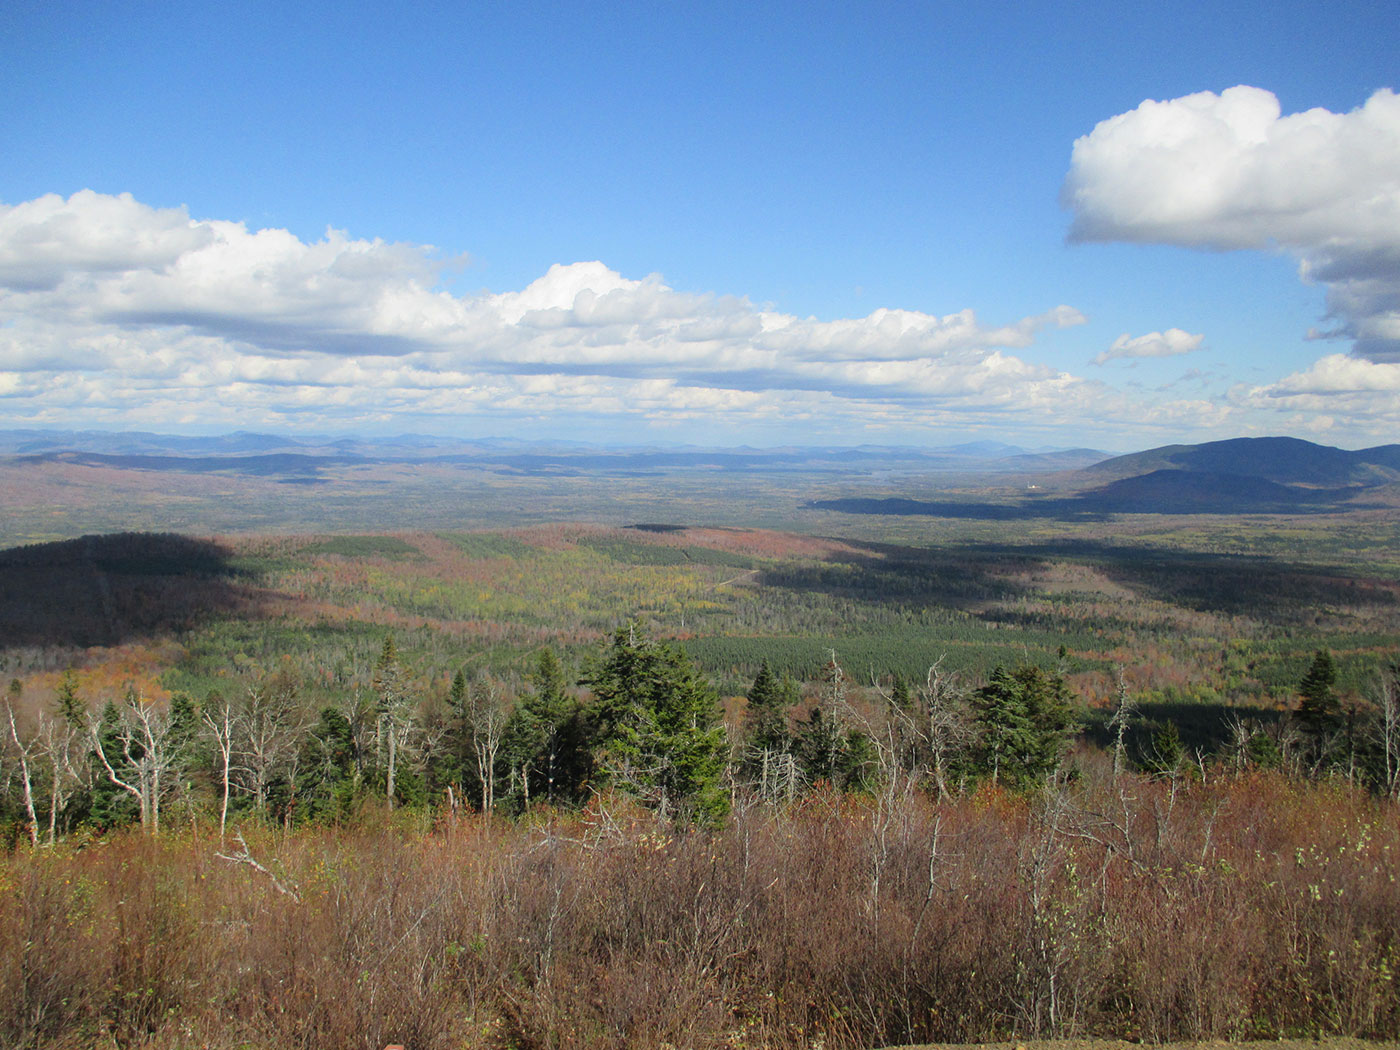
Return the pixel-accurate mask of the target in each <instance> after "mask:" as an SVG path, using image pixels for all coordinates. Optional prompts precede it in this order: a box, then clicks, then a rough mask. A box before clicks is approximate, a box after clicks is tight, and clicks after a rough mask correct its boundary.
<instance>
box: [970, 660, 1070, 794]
mask: <svg viewBox="0 0 1400 1050" xmlns="http://www.w3.org/2000/svg"><path fill="white" fill-rule="evenodd" d="M973 707H974V709H975V710H976V712H977V721H978V727H979V729H980V740H979V747H978V754H979V758H980V764H981V766H982V771H983V772H984V773H985V774H986V775H988V776H989V777H990V778H991V780H992V782H993V783H994V784H995V783H1004V784H1007V785H1009V786H1011V787H1016V788H1028V787H1034V786H1035V785H1037V784H1039V783H1042V782H1043V781H1044V780H1045V778H1046V777H1048V776H1049V775H1050V774H1051V773H1053V772H1054V771H1055V770H1056V769H1057V768H1058V767H1059V765H1060V761H1061V760H1062V759H1063V758H1064V754H1065V749H1066V747H1067V746H1068V743H1069V737H1070V734H1071V732H1073V730H1074V724H1075V720H1074V698H1073V695H1072V694H1071V693H1070V691H1069V687H1068V686H1067V685H1066V684H1065V680H1064V678H1062V677H1061V676H1060V675H1059V674H1051V673H1049V672H1047V671H1043V670H1041V669H1040V668H1038V667H1030V666H1022V667H1018V668H1016V670H1014V671H1007V670H1006V669H1005V668H1003V667H998V668H996V669H995V670H993V671H992V674H991V677H990V678H989V679H988V680H987V684H986V685H984V686H983V687H982V688H981V689H979V690H977V692H976V693H975V694H974V695H973Z"/></svg>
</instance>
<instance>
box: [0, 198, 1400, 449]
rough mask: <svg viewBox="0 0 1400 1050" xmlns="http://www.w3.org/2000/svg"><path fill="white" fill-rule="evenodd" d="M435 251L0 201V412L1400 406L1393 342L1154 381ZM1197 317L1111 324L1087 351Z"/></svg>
mask: <svg viewBox="0 0 1400 1050" xmlns="http://www.w3.org/2000/svg"><path fill="white" fill-rule="evenodd" d="M455 266H456V260H454V259H451V258H444V257H442V256H441V254H440V253H438V252H437V251H436V250H435V249H434V248H432V247H431V246H428V245H420V244H402V243H390V242H386V241H382V240H365V239H358V238H353V237H351V236H349V235H348V234H346V233H344V232H342V231H338V230H334V229H332V230H327V231H326V233H325V235H324V236H323V237H322V238H321V239H319V240H316V241H305V240H302V239H300V238H299V237H297V236H294V235H293V234H291V233H290V232H288V231H286V230H280V229H250V228H249V227H248V226H246V225H245V224H244V223H241V222H235V221H229V220H222V219H199V218H193V217H191V216H190V215H189V214H188V212H187V211H186V210H185V209H183V208H157V207H152V206H150V205H148V204H145V203H142V202H140V201H138V200H136V199H134V198H133V197H131V196H130V195H125V194H123V195H119V196H110V195H105V194H101V193H95V192H92V191H82V192H79V193H75V194H74V195H73V196H71V197H68V198H66V199H65V198H62V197H59V196H56V195H48V196H44V197H41V198H38V199H36V200H32V201H27V202H23V203H20V204H17V205H13V206H7V205H3V204H0V425H4V426H58V427H75V426H85V427H108V428H115V429H121V428H128V427H133V426H140V427H150V428H159V427H198V428H203V429H233V428H245V427H259V428H275V429H288V430H296V429H300V430H303V431H321V432H324V431H336V430H341V431H344V430H366V431H372V430H380V431H382V430H395V431H401V430H405V429H421V430H428V431H432V432H437V433H455V434H461V435H470V434H476V435H484V434H512V435H520V436H531V435H540V436H563V435H568V436H573V437H582V438H585V439H593V440H623V441H629V440H630V441H642V440H647V439H648V438H649V437H653V436H663V437H664V436H671V435H676V434H682V435H683V436H685V437H686V438H687V439H690V440H705V441H709V442H712V443H717V444H734V443H737V442H740V441H754V440H760V441H763V440H766V441H770V442H805V443H822V442H831V441H842V442H845V441H852V440H857V441H859V440H871V441H901V442H906V441H907V442H917V441H922V440H926V439H930V438H939V439H942V438H945V437H947V436H949V435H950V434H963V433H969V432H975V431H979V430H986V431H990V432H992V433H996V434H998V435H1007V436H1013V437H1031V436H1035V437H1038V438H1039V439H1041V440H1046V441H1054V442H1055V443H1058V444H1086V443H1091V441H1092V442H1097V443H1099V444H1110V445H1113V444H1116V445H1120V446H1126V445H1128V444H1139V445H1142V444H1148V443H1153V440H1154V438H1160V439H1162V440H1180V439H1181V438H1182V436H1183V435H1187V434H1194V435H1209V436H1223V435H1225V434H1228V433H1238V432H1248V431H1251V430H1253V431H1256V432H1257V431H1260V430H1263V431H1264V432H1277V431H1278V430H1280V429H1290V428H1291V429H1295V430H1296V429H1298V428H1299V427H1301V426H1305V425H1313V424H1312V423H1310V422H1308V421H1307V420H1306V419H1305V416H1306V415H1307V414H1308V413H1314V414H1315V413H1317V412H1319V411H1320V409H1319V408H1318V406H1319V405H1323V404H1324V403H1325V404H1326V405H1328V406H1330V407H1331V408H1335V406H1336V405H1338V404H1341V403H1343V402H1345V403H1346V404H1353V403H1355V404H1357V405H1359V406H1361V407H1359V408H1358V414H1357V417H1356V418H1357V419H1359V420H1361V421H1362V422H1363V424H1364V425H1365V426H1368V427H1371V428H1372V429H1377V430H1384V428H1386V427H1387V426H1390V425H1392V424H1400V403H1398V402H1397V399H1396V398H1394V396H1393V388H1392V387H1391V386H1389V385H1388V384H1390V383H1391V382H1392V380H1391V373H1390V372H1389V371H1385V370H1384V369H1387V368H1389V367H1390V366H1383V365H1381V364H1376V363H1373V362H1368V361H1363V360H1360V359H1356V358H1343V360H1346V361H1350V362H1351V364H1352V375H1351V377H1350V378H1346V377H1345V376H1344V372H1345V370H1344V369H1342V368H1341V367H1340V366H1337V365H1329V366H1328V368H1327V370H1326V371H1325V374H1324V372H1323V371H1318V372H1317V374H1316V375H1312V376H1301V377H1300V376H1294V377H1289V378H1287V379H1285V380H1283V381H1281V382H1280V383H1279V384H1275V385H1274V386H1273V387H1269V386H1261V387H1255V388H1250V389H1243V388H1240V389H1237V390H1235V391H1233V392H1231V393H1230V394H1229V395H1228V396H1226V395H1225V394H1224V393H1223V392H1222V393H1221V394H1219V395H1216V396H1214V397H1208V396H1202V397H1199V398H1196V399H1175V400H1173V399H1168V398H1167V397H1166V396H1165V395H1163V394H1162V393H1161V392H1156V393H1148V394H1144V393H1143V392H1141V391H1136V392H1135V391H1133V390H1123V389H1115V388H1114V387H1111V386H1109V385H1108V384H1106V383H1104V382H1101V381H1097V380H1090V379H1086V378H1083V377H1081V376H1076V375H1073V374H1071V373H1069V372H1067V371H1063V370H1060V369H1057V368H1053V367H1050V366H1048V365H1046V364H1043V363H1039V362H1038V361H1036V360H1032V358H1033V357H1036V356H1042V357H1043V356H1044V354H1043V352H1041V348H1039V347H1037V346H1036V343H1037V340H1040V339H1041V338H1042V337H1043V336H1044V335H1045V334H1046V333H1047V332H1051V331H1057V330H1064V329H1073V328H1075V327H1076V326H1079V325H1081V324H1083V323H1084V321H1085V318H1084V317H1083V315H1081V314H1080V313H1079V311H1077V310H1075V309H1074V308H1072V307H1070V306H1063V305H1061V306H1055V307H1053V308H1051V309H1048V310H1045V311H1044V312H1042V313H1038V314H1034V315H1031V316H1027V317H1023V318H1020V319H1017V320H1013V321H1011V322H1009V323H1006V324H988V323H986V322H984V321H983V320H982V319H980V318H979V317H978V316H977V315H976V314H975V313H974V312H973V311H972V310H960V311H956V312H953V313H948V314H943V315H934V314H928V313H923V312H919V311H914V310H901V309H888V308H882V309H878V310H875V311H874V312H872V313H871V314H869V315H868V316H865V317H858V318H843V319H835V320H819V319H816V318H810V317H807V318H803V317H798V316H795V315H792V314H787V313H783V312H781V311H778V310H776V309H773V308H771V307H767V306H762V305H756V304H754V303H752V302H750V301H749V300H748V299H746V298H742V297H735V296H722V295H713V294H698V293H692V292H684V291H677V290H675V289H673V288H671V287H669V286H668V285H667V284H666V283H665V282H664V280H663V279H662V278H661V277H659V276H657V275H652V276H648V277H644V278H641V279H634V278H629V277H625V276H623V275H622V274H619V273H617V272H615V271H614V270H612V269H610V268H609V267H607V266H606V265H604V264H603V263H602V262H596V261H593V262H575V263H571V264H567V265H566V264H558V265H554V266H551V267H550V268H549V269H548V271H547V272H546V273H544V274H542V275H541V276H540V277H539V278H537V279H536V280H534V281H533V282H531V283H530V284H529V285H527V286H526V287H524V288H522V289H519V290H508V291H482V292H480V293H476V294H467V295H460V294H453V293H452V292H450V291H447V290H445V289H444V288H443V286H442V277H443V275H444V273H445V272H446V271H447V270H449V269H452V268H454V267H455ZM1201 341H1202V337H1201V336H1199V335H1192V334H1190V333H1187V332H1185V331H1182V330H1180V329H1168V330H1166V331H1165V332H1153V333H1149V334H1148V335H1143V336H1137V337H1130V336H1129V335H1127V334H1124V335H1123V336H1121V337H1120V338H1119V339H1118V340H1117V341H1115V343H1114V344H1113V346H1112V347H1110V349H1109V350H1107V351H1105V352H1104V353H1102V354H1100V355H1099V358H1098V359H1096V360H1097V361H1098V362H1099V363H1104V362H1105V361H1109V360H1113V359H1117V358H1141V357H1154V356H1166V355H1175V354H1181V353H1187V352H1189V351H1191V350H1194V349H1196V348H1197V347H1199V346H1200V345H1201ZM1028 351H1034V352H1028ZM1079 353H1083V351H1082V350H1081V351H1079ZM1080 359H1081V360H1082V358H1080ZM1361 366H1369V367H1370V368H1371V369H1381V371H1370V372H1365V371H1364V368H1363V369H1362V371H1357V369H1358V368H1359V367H1361ZM1319 368H1321V363H1320V364H1319ZM1363 372H1364V374H1363ZM1358 377H1359V378H1358ZM1344 382H1349V383H1351V386H1349V387H1346V389H1345V390H1339V389H1337V386H1338V384H1340V383H1344ZM1329 384H1330V386H1329ZM1368 399H1369V400H1368ZM1387 401H1388V403H1389V404H1390V407H1389V409H1387V408H1386V407H1385V403H1386V402H1387ZM1362 402H1365V404H1364V405H1362ZM1377 406H1379V407H1377ZM1328 418H1329V419H1330V418H1333V417H1331V416H1329V417H1328ZM1091 435H1092V437H1091Z"/></svg>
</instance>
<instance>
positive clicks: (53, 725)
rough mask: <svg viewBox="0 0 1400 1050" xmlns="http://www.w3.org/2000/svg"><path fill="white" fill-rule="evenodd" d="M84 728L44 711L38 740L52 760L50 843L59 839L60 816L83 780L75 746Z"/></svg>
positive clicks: (50, 779) (40, 721) (50, 771)
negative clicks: (75, 756)
mask: <svg viewBox="0 0 1400 1050" xmlns="http://www.w3.org/2000/svg"><path fill="white" fill-rule="evenodd" d="M80 733H81V727H80V726H78V725H75V724H73V723H72V722H69V721H67V720H66V719H62V718H53V717H52V716H50V715H47V714H44V713H42V712H41V713H40V715H39V735H38V741H39V746H40V748H41V750H42V751H43V752H44V755H45V757H46V758H47V759H48V762H49V845H50V846H52V845H53V844H54V842H56V841H57V839H58V817H59V814H60V813H62V812H63V807H64V805H65V804H66V803H67V801H68V799H69V797H71V795H72V791H73V788H75V787H76V786H77V785H78V784H79V783H80V782H81V780H82V776H81V774H80V773H79V771H78V768H77V764H76V763H75V761H74V754H73V748H74V745H75V744H76V743H77V741H78V738H79V736H80Z"/></svg>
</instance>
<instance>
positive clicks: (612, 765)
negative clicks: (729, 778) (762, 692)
mask: <svg viewBox="0 0 1400 1050" xmlns="http://www.w3.org/2000/svg"><path fill="white" fill-rule="evenodd" d="M581 684H583V685H585V686H587V687H588V688H589V690H590V691H591V692H592V694H593V702H592V705H591V709H590V712H589V713H590V722H591V729H592V732H591V734H590V736H591V742H592V744H593V749H594V753H595V756H596V757H595V762H596V764H597V768H598V771H599V773H600V774H601V776H602V778H603V779H606V780H608V781H610V782H611V783H613V784H614V785H615V786H616V787H618V788H620V789H622V790H625V791H628V792H630V793H632V794H634V795H635V796H637V797H638V798H639V799H641V800H642V801H643V802H644V803H646V804H647V805H649V806H652V807H653V808H655V809H656V810H657V811H658V812H660V813H661V814H663V815H664V816H667V817H672V818H674V819H676V820H678V821H680V822H687V821H698V822H702V823H704V822H710V821H713V820H715V819H718V818H719V817H720V816H722V815H723V814H724V813H725V811H726V810H727V809H728V797H727V795H726V794H725V791H724V787H723V783H722V775H723V771H724V762H725V756H726V746H725V739H724V726H723V725H722V724H721V723H720V721H719V713H718V712H719V697H718V695H717V694H716V693H715V691H714V689H713V688H712V687H711V686H710V684H709V683H708V682H706V681H705V680H704V679H703V678H702V677H701V676H700V674H699V672H697V671H696V670H695V668H694V666H693V665H692V664H691V662H690V658H689V657H688V656H686V654H685V652H684V651H683V650H681V649H678V648H673V647H671V646H669V645H664V644H662V643H660V642H656V641H652V640H651V639H649V638H647V637H646V636H645V634H644V633H643V632H642V631H641V629H640V628H639V627H638V626H637V625H636V624H628V625H627V626H625V627H622V628H619V629H618V631H617V632H616V633H615V634H614V635H613V639H612V642H611V643H610V644H609V646H608V648H607V649H606V650H605V651H604V652H603V653H602V654H601V657H600V658H599V659H598V660H597V661H596V662H595V663H594V665H593V667H592V668H591V670H590V671H589V672H588V673H587V674H585V675H584V677H583V679H582V680H581Z"/></svg>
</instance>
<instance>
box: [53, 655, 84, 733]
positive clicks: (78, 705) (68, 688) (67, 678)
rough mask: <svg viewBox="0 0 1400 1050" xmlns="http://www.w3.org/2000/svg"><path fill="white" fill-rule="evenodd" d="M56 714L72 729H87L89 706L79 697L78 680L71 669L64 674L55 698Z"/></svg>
mask: <svg viewBox="0 0 1400 1050" xmlns="http://www.w3.org/2000/svg"><path fill="white" fill-rule="evenodd" d="M54 713H55V714H56V715H58V717H59V718H61V719H62V720H63V723H64V724H65V725H67V726H69V727H70V728H72V729H79V730H81V729H86V728H87V714H88V711H87V704H85V703H83V701H82V698H81V697H80V696H78V678H77V676H76V675H75V674H74V673H73V671H72V670H71V669H69V670H67V671H64V672H63V677H62V678H60V679H59V680H58V692H57V694H56V695H55V696H54Z"/></svg>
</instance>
